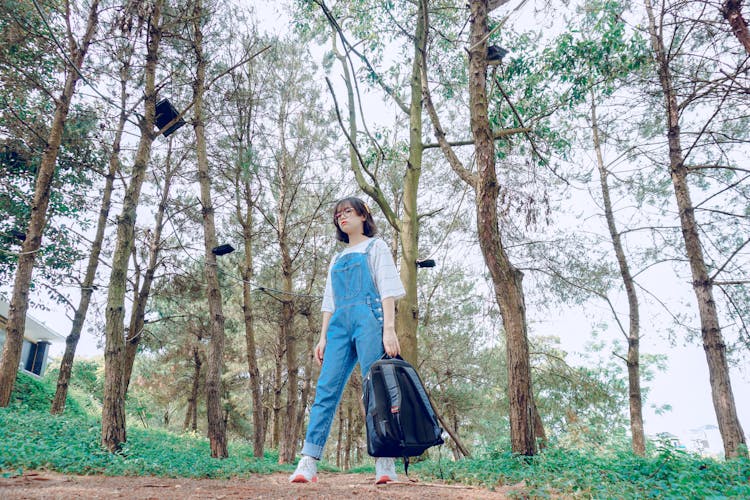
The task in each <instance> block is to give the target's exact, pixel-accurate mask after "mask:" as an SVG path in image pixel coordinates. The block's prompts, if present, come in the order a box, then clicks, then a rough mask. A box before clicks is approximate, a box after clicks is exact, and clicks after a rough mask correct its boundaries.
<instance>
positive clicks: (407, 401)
mask: <svg viewBox="0 0 750 500" xmlns="http://www.w3.org/2000/svg"><path fill="white" fill-rule="evenodd" d="M363 386H364V387H363V394H362V399H363V401H364V406H365V411H366V412H367V414H366V416H365V423H366V427H367V453H369V454H370V455H371V456H373V457H403V458H404V471H405V472H406V473H407V475H408V470H409V457H413V456H419V455H421V454H422V453H424V451H425V450H426V449H427V448H429V447H431V446H435V445H439V444H443V439H442V437H441V434H442V433H443V430H442V429H441V428H440V426H439V425H438V419H437V414H436V413H435V410H434V408H433V407H432V404H431V403H430V399H429V398H428V397H427V392H426V391H425V388H424V385H423V384H422V380H421V379H420V378H419V375H418V374H417V371H416V370H415V369H414V368H413V367H412V366H411V365H410V364H409V363H407V362H406V361H404V360H403V359H401V357H400V356H398V357H396V358H388V357H384V358H383V359H380V360H378V361H376V362H374V363H373V364H372V366H371V367H370V371H369V372H368V373H367V376H365V380H364V384H363Z"/></svg>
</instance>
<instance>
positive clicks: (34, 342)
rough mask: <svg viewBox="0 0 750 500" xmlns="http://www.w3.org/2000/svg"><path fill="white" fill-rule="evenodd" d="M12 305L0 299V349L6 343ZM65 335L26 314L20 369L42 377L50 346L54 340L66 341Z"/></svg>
mask: <svg viewBox="0 0 750 500" xmlns="http://www.w3.org/2000/svg"><path fill="white" fill-rule="evenodd" d="M9 307H10V305H9V304H8V303H7V302H6V301H4V300H0V349H2V347H3V345H4V344H5V336H6V328H7V325H8V309H9ZM64 341H65V337H64V336H62V335H60V334H59V333H57V332H56V331H54V330H52V329H50V328H49V327H47V326H46V325H44V324H43V323H41V322H40V321H38V320H36V319H34V318H32V317H31V316H30V315H28V314H27V315H26V327H25V331H24V333H23V350H22V351H21V362H20V363H19V364H18V369H19V370H23V371H25V372H27V373H30V374H31V375H35V376H39V377H41V376H42V375H44V370H45V369H46V368H47V359H48V355H49V346H50V345H51V344H52V343H53V342H64Z"/></svg>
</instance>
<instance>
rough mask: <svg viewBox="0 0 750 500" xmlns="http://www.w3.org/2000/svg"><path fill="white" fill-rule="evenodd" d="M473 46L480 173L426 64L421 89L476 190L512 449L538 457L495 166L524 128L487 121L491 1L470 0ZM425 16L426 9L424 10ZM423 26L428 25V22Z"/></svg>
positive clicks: (518, 277) (520, 305)
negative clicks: (441, 108)
mask: <svg viewBox="0 0 750 500" xmlns="http://www.w3.org/2000/svg"><path fill="white" fill-rule="evenodd" d="M469 7H470V18H469V23H470V27H471V28H470V36H469V45H470V47H471V50H470V51H469V82H468V85H469V110H470V113H471V131H472V137H473V139H474V151H475V155H476V164H477V172H476V173H472V172H470V171H469V170H467V169H466V168H465V167H464V166H463V165H462V163H461V160H460V159H459V158H458V156H457V155H456V154H455V153H454V152H453V149H452V147H451V145H450V144H449V143H448V141H447V139H446V138H445V133H444V132H443V128H442V126H441V125H440V119H439V117H438V115H437V112H436V111H435V108H434V105H433V104H432V99H431V97H430V95H429V88H428V86H427V81H428V78H427V64H426V63H423V82H424V84H423V88H424V92H425V100H426V105H427V109H428V111H429V113H430V119H431V120H432V124H433V127H434V128H435V135H436V136H437V138H438V143H439V144H440V147H441V149H442V151H443V153H444V154H445V156H446V158H447V159H448V160H449V163H450V165H451V167H453V169H454V170H455V171H456V173H457V174H458V175H459V176H460V177H461V178H462V179H463V180H464V181H465V182H466V183H467V184H469V185H470V186H472V188H473V189H474V190H475V193H476V214H477V233H478V236H479V245H480V247H481V249H482V254H483V256H484V259H485V263H486V265H487V268H488V270H489V271H490V275H491V276H492V283H493V286H494V292H495V300H496V301H497V303H498V306H499V307H500V311H501V315H502V318H503V326H504V327H505V333H506V336H507V340H506V346H507V347H506V353H507V356H508V360H507V363H508V365H507V366H508V396H509V403H510V404H509V409H510V435H511V448H512V450H513V451H514V452H516V453H521V454H524V455H534V454H535V453H536V450H537V445H536V434H535V432H543V430H542V429H536V431H535V421H536V420H537V418H536V417H537V413H536V408H535V406H534V396H533V392H532V389H531V365H530V361H529V344H528V334H527V324H526V305H525V303H524V295H523V287H522V283H521V282H522V279H523V273H522V272H521V271H520V270H519V269H518V268H517V267H515V266H514V265H513V264H512V263H511V262H510V259H509V258H508V254H507V251H506V249H505V248H504V246H503V241H502V237H501V234H500V228H499V224H498V214H497V203H498V197H499V193H500V186H499V182H498V179H497V172H496V170H495V144H494V141H495V138H496V137H498V135H499V136H501V137H502V136H510V135H513V134H515V133H518V132H521V130H518V129H515V130H504V131H502V133H501V134H498V133H494V132H493V130H492V128H491V126H490V121H489V115H488V106H489V105H488V100H487V89H486V85H487V45H488V43H487V39H488V38H489V28H488V25H487V1H486V0H483V1H472V2H470V5H469ZM424 15H425V16H426V15H427V10H426V8H424ZM425 24H427V23H426V22H425Z"/></svg>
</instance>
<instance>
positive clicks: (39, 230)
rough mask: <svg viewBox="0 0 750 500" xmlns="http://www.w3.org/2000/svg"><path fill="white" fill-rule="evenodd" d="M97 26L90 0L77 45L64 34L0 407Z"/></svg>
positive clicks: (0, 367)
mask: <svg viewBox="0 0 750 500" xmlns="http://www.w3.org/2000/svg"><path fill="white" fill-rule="evenodd" d="M66 6H67V2H66ZM66 12H70V10H69V9H66ZM98 23H99V0H93V1H92V2H91V5H90V6H89V11H88V19H87V21H86V31H85V33H84V35H83V39H82V40H81V43H80V45H78V44H76V42H75V40H74V37H73V34H72V33H70V32H69V33H68V40H69V43H70V45H69V47H68V49H69V54H70V59H69V62H70V63H71V64H72V66H73V67H71V66H70V65H66V66H65V84H64V86H63V90H62V93H61V94H60V97H59V98H58V99H57V101H56V105H55V116H54V118H53V120H52V125H51V127H50V132H49V136H48V138H47V145H46V147H45V148H44V153H43V154H42V159H41V163H40V164H39V170H38V171H37V176H36V183H35V185H34V197H33V199H32V202H31V217H30V220H29V227H28V228H27V230H26V239H25V240H24V242H23V245H22V247H21V254H20V255H19V257H18V265H17V267H16V274H15V278H14V281H13V293H12V295H11V300H10V306H9V308H8V324H7V327H6V337H5V344H4V345H3V351H2V356H0V407H5V406H8V404H9V403H10V395H11V393H12V392H13V384H14V383H15V381H16V376H17V374H18V365H19V362H20V360H21V350H22V348H23V334H24V332H25V330H26V312H27V311H28V308H29V286H30V285H31V275H32V272H33V270H34V264H35V262H36V254H37V252H38V251H39V249H40V248H41V246H42V236H43V234H44V226H45V225H46V223H47V207H48V206H49V198H50V190H51V186H52V179H53V177H54V175H55V167H56V163H57V155H58V153H59V151H60V144H61V143H62V135H63V129H64V128H65V122H66V121H67V119H68V112H69V111H70V102H71V100H72V99H73V94H74V93H75V87H76V83H77V82H78V79H79V73H78V71H79V70H80V69H81V67H82V66H83V62H84V60H85V58H86V53H87V52H88V48H89V44H90V43H91V40H92V39H93V37H94V34H95V33H96V29H97V26H98ZM67 25H68V26H70V19H68V23H67Z"/></svg>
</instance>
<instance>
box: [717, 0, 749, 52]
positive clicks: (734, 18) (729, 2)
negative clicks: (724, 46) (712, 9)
mask: <svg viewBox="0 0 750 500" xmlns="http://www.w3.org/2000/svg"><path fill="white" fill-rule="evenodd" d="M721 15H722V16H724V19H726V20H727V21H728V22H729V25H730V26H731V27H732V33H734V36H736V37H737V40H739V41H740V43H741V44H742V46H743V47H745V52H747V53H748V54H750V32H748V29H747V21H745V18H744V17H742V0H724V3H723V4H722V6H721Z"/></svg>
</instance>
